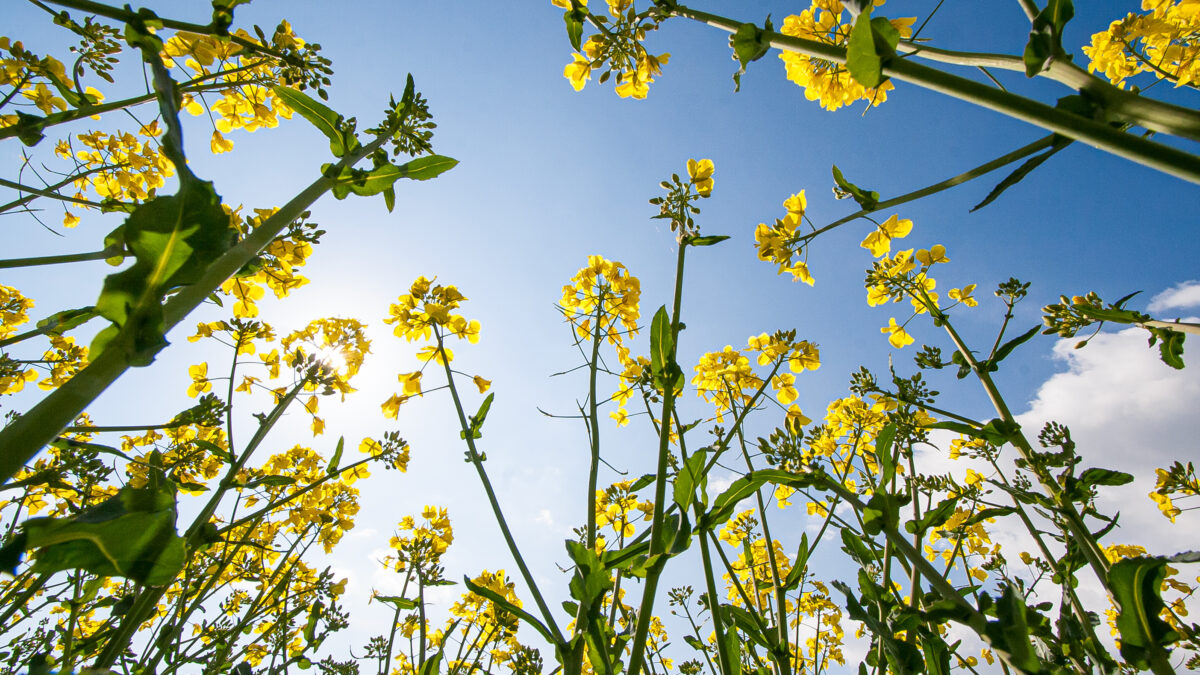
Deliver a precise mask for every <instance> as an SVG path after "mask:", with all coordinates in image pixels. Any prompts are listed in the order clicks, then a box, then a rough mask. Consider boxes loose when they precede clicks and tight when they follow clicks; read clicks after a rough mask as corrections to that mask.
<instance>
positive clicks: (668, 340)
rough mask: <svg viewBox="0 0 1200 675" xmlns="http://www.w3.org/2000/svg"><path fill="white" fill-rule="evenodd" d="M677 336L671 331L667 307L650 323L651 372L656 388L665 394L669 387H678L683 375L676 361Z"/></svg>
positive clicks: (660, 308) (655, 314) (656, 314)
mask: <svg viewBox="0 0 1200 675" xmlns="http://www.w3.org/2000/svg"><path fill="white" fill-rule="evenodd" d="M674 353H675V336H674V334H673V333H672V330H671V317H670V315H668V314H667V308H666V306H665V305H663V306H661V307H659V308H658V311H657V312H655V313H654V320H653V321H652V322H651V323H650V372H651V373H652V374H653V376H654V386H655V387H657V388H658V390H659V391H663V392H665V391H666V390H667V387H668V386H670V387H677V386H678V384H679V380H680V379H682V376H683V373H682V371H680V369H679V366H678V365H677V364H676V363H675V360H674Z"/></svg>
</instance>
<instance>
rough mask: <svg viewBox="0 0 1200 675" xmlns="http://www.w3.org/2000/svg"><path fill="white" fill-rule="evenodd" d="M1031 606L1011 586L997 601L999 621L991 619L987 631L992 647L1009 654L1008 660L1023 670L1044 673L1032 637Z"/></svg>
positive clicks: (1007, 587)
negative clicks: (1027, 614)
mask: <svg viewBox="0 0 1200 675" xmlns="http://www.w3.org/2000/svg"><path fill="white" fill-rule="evenodd" d="M1027 611H1028V608H1027V607H1026V606H1025V601H1024V600H1023V599H1022V598H1021V596H1020V595H1019V594H1018V593H1017V592H1016V591H1014V590H1013V587H1012V586H1011V585H1009V586H1005V587H1004V593H1003V594H1002V595H1001V596H1000V599H999V600H998V601H997V602H996V618H997V619H998V620H997V621H989V622H988V624H987V628H986V631H987V634H988V637H989V638H991V642H992V645H993V647H995V648H996V649H999V650H1002V651H1005V652H1007V653H1008V659H1007V661H1008V663H1009V665H1011V666H1014V667H1016V668H1018V669H1020V671H1021V672H1023V673H1041V672H1044V670H1043V668H1042V663H1041V660H1040V659H1038V656H1037V652H1035V651H1034V649H1033V643H1032V642H1031V641H1030V639H1029V621H1028V617H1027V616H1026V612H1027Z"/></svg>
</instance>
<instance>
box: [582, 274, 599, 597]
mask: <svg viewBox="0 0 1200 675" xmlns="http://www.w3.org/2000/svg"><path fill="white" fill-rule="evenodd" d="M597 287H598V288H597V292H596V314H595V317H594V321H595V322H594V323H593V324H592V359H591V362H590V364H589V367H588V420H589V421H590V425H589V426H590V432H591V433H590V434H589V436H590V438H589V440H590V441H591V461H590V463H589V464H588V487H587V490H588V493H587V500H586V502H587V547H588V549H589V550H595V548H596V487H597V486H596V481H597V474H598V473H599V472H600V423H599V412H598V409H599V407H600V402H599V401H598V400H597V398H596V373H597V371H598V370H599V369H600V342H601V340H602V338H603V336H602V335H601V333H600V326H601V322H602V321H603V320H604V290H605V289H604V286H602V285H601V284H600V283H599V282H597ZM581 609H582V608H581Z"/></svg>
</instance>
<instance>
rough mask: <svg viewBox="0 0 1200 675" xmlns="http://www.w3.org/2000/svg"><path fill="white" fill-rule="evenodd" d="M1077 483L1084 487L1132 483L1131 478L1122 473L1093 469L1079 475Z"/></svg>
mask: <svg viewBox="0 0 1200 675" xmlns="http://www.w3.org/2000/svg"><path fill="white" fill-rule="evenodd" d="M1079 482H1081V483H1083V484H1084V485H1128V484H1129V483H1132V482H1133V476H1132V475H1130V474H1127V473H1125V472H1123V471H1113V470H1112V469H1095V468H1093V469H1085V470H1084V471H1083V473H1081V474H1079Z"/></svg>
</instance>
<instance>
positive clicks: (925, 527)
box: [904, 497, 959, 537]
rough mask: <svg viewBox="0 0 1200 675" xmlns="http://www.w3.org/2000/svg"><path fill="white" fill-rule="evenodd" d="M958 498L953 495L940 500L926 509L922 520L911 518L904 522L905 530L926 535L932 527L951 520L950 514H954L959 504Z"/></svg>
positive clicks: (922, 535)
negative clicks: (931, 507)
mask: <svg viewBox="0 0 1200 675" xmlns="http://www.w3.org/2000/svg"><path fill="white" fill-rule="evenodd" d="M958 499H959V498H958V497H951V498H950V499H943V500H942V501H940V502H938V505H937V506H936V507H935V508H933V509H930V510H929V511H926V512H925V515H923V516H921V519H920V520H910V521H908V522H907V523H904V529H905V531H907V532H908V533H909V534H916V535H918V536H921V537H924V536H925V533H926V532H928V531H929V529H930V528H933V527H938V526H940V525H942V524H944V523H945V522H946V521H947V520H950V516H952V515H954V509H955V507H956V506H957V505H958Z"/></svg>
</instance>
